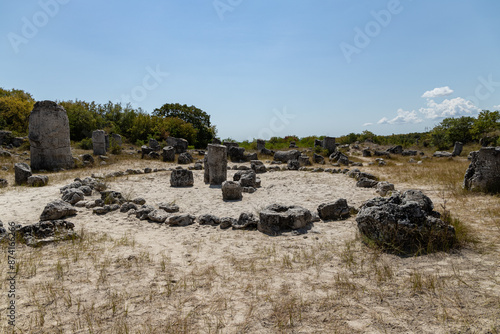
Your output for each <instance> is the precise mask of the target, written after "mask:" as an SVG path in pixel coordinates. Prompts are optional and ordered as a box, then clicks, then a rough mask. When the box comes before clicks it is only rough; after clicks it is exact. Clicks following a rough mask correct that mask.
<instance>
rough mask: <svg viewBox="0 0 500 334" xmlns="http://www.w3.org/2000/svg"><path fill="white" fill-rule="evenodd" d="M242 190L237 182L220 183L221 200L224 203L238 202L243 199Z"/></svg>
mask: <svg viewBox="0 0 500 334" xmlns="http://www.w3.org/2000/svg"><path fill="white" fill-rule="evenodd" d="M242 193H243V189H242V187H241V184H240V183H239V182H237V181H225V182H223V183H222V199H223V200H224V201H238V200H241V199H242V198H243V194H242Z"/></svg>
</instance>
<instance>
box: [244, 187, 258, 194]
mask: <svg viewBox="0 0 500 334" xmlns="http://www.w3.org/2000/svg"><path fill="white" fill-rule="evenodd" d="M241 191H243V192H244V193H249V194H253V193H254V192H256V191H257V189H256V188H254V187H242V189H241Z"/></svg>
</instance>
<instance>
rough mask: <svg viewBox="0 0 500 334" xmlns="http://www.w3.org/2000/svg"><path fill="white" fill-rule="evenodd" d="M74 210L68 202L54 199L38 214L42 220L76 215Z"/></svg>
mask: <svg viewBox="0 0 500 334" xmlns="http://www.w3.org/2000/svg"><path fill="white" fill-rule="evenodd" d="M76 212H77V210H76V209H75V208H74V207H72V206H71V205H70V204H68V203H66V202H64V201H62V200H56V201H53V202H50V203H49V204H47V205H46V206H45V208H44V209H43V212H42V214H41V215H40V220H42V221H44V220H57V219H63V218H66V217H69V216H73V215H76Z"/></svg>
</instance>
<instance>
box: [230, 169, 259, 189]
mask: <svg viewBox="0 0 500 334" xmlns="http://www.w3.org/2000/svg"><path fill="white" fill-rule="evenodd" d="M233 181H239V182H240V184H241V186H242V187H254V188H255V187H256V186H257V185H256V181H257V174H256V173H255V172H254V171H253V170H251V169H250V170H240V171H238V172H236V173H235V174H234V176H233Z"/></svg>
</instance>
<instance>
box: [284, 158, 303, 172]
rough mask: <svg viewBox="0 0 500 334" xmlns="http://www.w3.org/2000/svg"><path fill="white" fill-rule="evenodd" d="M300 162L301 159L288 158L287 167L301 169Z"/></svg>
mask: <svg viewBox="0 0 500 334" xmlns="http://www.w3.org/2000/svg"><path fill="white" fill-rule="evenodd" d="M299 168H300V162H299V160H288V163H287V166H286V169H288V170H299Z"/></svg>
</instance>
